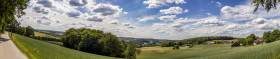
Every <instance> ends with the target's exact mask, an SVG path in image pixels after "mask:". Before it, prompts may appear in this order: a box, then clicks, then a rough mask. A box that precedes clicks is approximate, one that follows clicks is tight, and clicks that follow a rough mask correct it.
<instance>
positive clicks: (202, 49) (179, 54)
mask: <svg viewBox="0 0 280 59" xmlns="http://www.w3.org/2000/svg"><path fill="white" fill-rule="evenodd" d="M279 46H280V41H275V42H272V43H268V44H262V45H257V46H249V47H234V48H231V47H230V44H214V45H196V46H194V47H193V48H186V49H179V50H173V49H172V48H171V47H169V48H168V47H166V49H161V50H147V49H146V50H143V49H141V50H142V53H141V54H140V55H138V56H137V58H138V59H279V57H280V55H279V53H280V47H279ZM167 48H168V49H167ZM152 49H154V48H152Z"/></svg>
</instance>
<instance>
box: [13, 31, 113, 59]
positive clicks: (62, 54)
mask: <svg viewBox="0 0 280 59" xmlns="http://www.w3.org/2000/svg"><path fill="white" fill-rule="evenodd" d="M9 34H10V33H9ZM10 38H12V40H13V42H14V43H15V44H16V46H17V47H18V48H19V49H20V50H21V51H22V52H23V53H24V54H26V55H27V56H28V58H29V59H116V58H114V57H107V56H102V55H96V54H90V53H86V52H81V51H77V50H73V49H69V48H65V47H62V46H59V45H56V44H51V43H47V42H45V41H40V40H36V39H32V38H28V37H25V36H22V35H18V34H13V36H12V37H11V35H10ZM56 43H57V42H56ZM58 44H60V43H58Z"/></svg>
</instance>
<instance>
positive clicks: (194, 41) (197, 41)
mask: <svg viewBox="0 0 280 59" xmlns="http://www.w3.org/2000/svg"><path fill="white" fill-rule="evenodd" d="M233 39H234V38H233V37H231V36H208V37H196V38H190V39H184V40H181V42H183V44H195V45H198V44H202V43H204V42H206V41H212V40H233Z"/></svg>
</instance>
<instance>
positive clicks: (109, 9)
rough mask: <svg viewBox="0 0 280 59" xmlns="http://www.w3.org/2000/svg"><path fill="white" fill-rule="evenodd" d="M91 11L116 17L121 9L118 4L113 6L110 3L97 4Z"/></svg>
mask: <svg viewBox="0 0 280 59" xmlns="http://www.w3.org/2000/svg"><path fill="white" fill-rule="evenodd" d="M92 12H94V13H98V14H100V15H102V16H115V17H118V16H119V14H120V13H121V12H122V9H121V8H119V6H114V5H110V4H98V5H97V6H96V7H95V8H94V9H93V10H92Z"/></svg>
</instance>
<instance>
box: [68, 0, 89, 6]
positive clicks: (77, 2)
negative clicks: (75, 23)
mask: <svg viewBox="0 0 280 59" xmlns="http://www.w3.org/2000/svg"><path fill="white" fill-rule="evenodd" d="M87 3H88V1H87V0H70V1H69V4H70V5H72V6H84V5H86V4H87Z"/></svg>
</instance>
